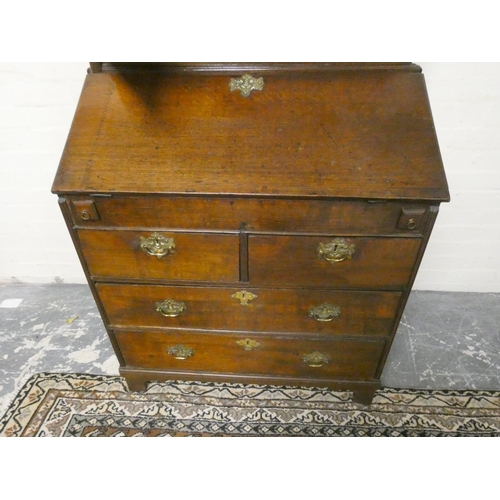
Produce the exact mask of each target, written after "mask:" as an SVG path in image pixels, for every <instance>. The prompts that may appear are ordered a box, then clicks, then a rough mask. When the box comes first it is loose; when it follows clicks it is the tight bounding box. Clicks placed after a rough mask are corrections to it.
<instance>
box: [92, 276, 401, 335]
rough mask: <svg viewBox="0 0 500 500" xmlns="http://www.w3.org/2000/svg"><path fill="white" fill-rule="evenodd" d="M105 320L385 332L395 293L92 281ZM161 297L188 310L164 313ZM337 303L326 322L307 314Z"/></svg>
mask: <svg viewBox="0 0 500 500" xmlns="http://www.w3.org/2000/svg"><path fill="white" fill-rule="evenodd" d="M243 289H244V290H245V291H247V292H251V293H253V294H254V295H256V297H255V298H254V299H253V300H251V301H249V302H248V305H242V304H241V302H240V301H239V300H237V299H236V298H233V297H232V295H233V294H235V293H236V292H238V291H240V290H243ZM97 290H98V292H99V296H100V298H101V301H102V303H103V304H104V307H105V309H106V312H107V315H108V318H109V321H110V324H111V326H112V327H113V328H117V327H122V328H123V327H128V326H134V327H144V328H150V327H158V328H177V329H179V328H181V329H205V330H219V331H224V330H226V331H227V330H229V331H246V332H308V333H314V334H322V335H332V334H335V335H344V336H351V335H366V336H386V335H388V334H389V332H390V330H391V328H392V324H393V319H394V315H395V314H396V310H397V308H398V305H399V300H400V297H401V294H400V293H394V292H347V291H334V290H315V289H310V290H279V289H264V288H260V289H255V288H248V287H245V288H210V287H185V286H183V287H178V286H144V285H135V286H131V285H113V284H102V283H99V284H98V285H97ZM166 299H172V300H176V301H178V302H184V303H185V305H186V308H187V310H186V311H185V312H184V313H183V314H181V315H180V316H178V317H165V316H162V315H161V313H159V312H157V311H156V306H155V304H156V303H157V302H161V301H163V300H166ZM325 302H327V303H331V304H332V305H334V306H336V307H339V308H340V310H341V312H340V315H339V316H338V317H336V318H334V319H332V320H331V321H317V320H315V319H314V318H312V317H310V316H309V310H310V309H311V308H312V307H316V306H319V305H321V304H323V303H325Z"/></svg>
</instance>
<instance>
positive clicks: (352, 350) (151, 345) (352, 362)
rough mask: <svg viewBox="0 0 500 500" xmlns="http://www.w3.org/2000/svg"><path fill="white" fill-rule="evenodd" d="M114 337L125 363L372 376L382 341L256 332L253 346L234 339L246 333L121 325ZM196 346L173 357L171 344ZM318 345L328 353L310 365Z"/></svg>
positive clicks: (291, 374) (159, 367)
mask: <svg viewBox="0 0 500 500" xmlns="http://www.w3.org/2000/svg"><path fill="white" fill-rule="evenodd" d="M116 338H117V340H118V343H119V345H120V349H121V352H122V354H123V357H124V358H125V361H126V364H127V366H131V367H141V368H143V369H151V370H179V371H182V370H186V371H195V370H196V371H204V372H212V373H221V372H222V373H245V374H254V375H257V374H260V375H266V374H270V373H272V374H273V376H289V377H325V378H332V377H341V378H359V377H363V378H372V377H373V375H374V373H375V369H376V367H377V364H378V360H379V357H380V354H381V352H382V349H383V346H384V342H383V341H362V340H359V341H355V340H332V341H316V342H314V343H311V342H310V341H308V340H307V339H290V338H287V339H284V338H277V337H263V336H258V337H257V336H256V337H254V339H255V340H256V341H257V342H259V344H260V345H259V346H258V347H257V348H256V349H253V350H251V351H247V350H245V349H244V348H243V347H240V346H239V345H237V344H236V342H237V341H238V340H244V339H245V338H247V337H245V336H241V335H240V336H237V335H217V336H214V335H210V334H203V333H199V332H196V333H179V332H133V331H126V332H125V331H117V332H116ZM178 344H182V345H184V346H185V347H188V348H190V349H193V351H194V354H193V356H191V357H189V358H188V359H184V360H179V359H175V358H174V357H173V356H172V355H170V354H168V350H169V348H170V347H173V346H175V345H178ZM314 351H319V352H321V353H322V354H325V355H327V356H328V357H329V358H330V361H329V363H327V364H325V365H323V366H321V367H316V368H313V367H310V366H308V365H307V364H306V363H304V361H303V359H302V358H303V356H304V354H310V353H312V352H314Z"/></svg>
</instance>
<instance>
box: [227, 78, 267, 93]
mask: <svg viewBox="0 0 500 500" xmlns="http://www.w3.org/2000/svg"><path fill="white" fill-rule="evenodd" d="M263 88H264V78H262V77H260V78H255V77H253V76H252V75H248V74H247V75H243V76H242V77H241V78H231V80H229V90H230V91H231V92H233V91H234V90H239V91H240V92H241V95H242V96H243V97H248V96H249V95H250V93H251V92H252V90H262V89H263Z"/></svg>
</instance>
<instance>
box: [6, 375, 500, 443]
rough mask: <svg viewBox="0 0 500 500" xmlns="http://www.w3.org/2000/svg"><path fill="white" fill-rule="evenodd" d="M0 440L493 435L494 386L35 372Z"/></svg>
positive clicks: (498, 419)
mask: <svg viewBox="0 0 500 500" xmlns="http://www.w3.org/2000/svg"><path fill="white" fill-rule="evenodd" d="M0 436H79V437H80V436H81V437H83V436H113V437H115V436H116V437H119V436H134V437H142V436H152V437H161V436H287V437H288V436H323V437H325V436H500V392H488V391H423V390H404V389H387V388H386V389H382V390H380V391H378V392H377V394H376V396H375V399H374V400H373V403H372V404H371V405H370V407H364V406H362V405H360V404H357V403H353V402H352V400H351V394H350V393H349V392H334V391H330V390H326V389H309V388H292V387H274V386H258V385H242V384H225V383H200V382H169V383H152V384H150V385H149V387H148V390H147V391H146V392H144V393H130V392H127V390H126V386H125V383H124V381H123V379H122V378H120V377H110V376H97V375H77V374H39V375H35V376H33V377H32V378H31V379H30V380H28V382H27V383H26V384H25V386H24V387H23V388H22V389H21V391H20V392H19V394H18V395H17V396H16V398H15V399H14V401H13V402H12V404H11V406H10V407H9V409H8V410H7V412H6V414H5V415H4V416H3V417H2V419H0Z"/></svg>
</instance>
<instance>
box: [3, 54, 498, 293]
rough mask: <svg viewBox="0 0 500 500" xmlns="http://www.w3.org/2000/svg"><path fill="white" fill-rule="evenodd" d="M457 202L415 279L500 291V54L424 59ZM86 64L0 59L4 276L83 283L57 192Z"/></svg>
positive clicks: (419, 284)
mask: <svg viewBox="0 0 500 500" xmlns="http://www.w3.org/2000/svg"><path fill="white" fill-rule="evenodd" d="M418 64H420V65H421V66H422V68H423V71H424V74H425V76H426V81H427V86H428V91H429V97H430V101H431V105H432V109H433V114H434V119H435V123H436V128H437V133H438V138H439V141H440V146H441V152H442V156H443V160H444V164H445V167H446V172H447V176H448V182H449V185H450V189H451V196H452V202H451V203H450V204H443V205H441V211H440V214H439V216H438V220H437V223H436V226H435V229H434V233H433V236H432V238H431V241H430V243H429V246H428V251H427V253H426V255H425V257H424V261H423V262H422V265H421V268H420V271H419V275H418V277H417V281H416V283H415V288H416V289H420V290H449V291H475V292H500V258H499V256H500V63H418ZM87 67H88V64H87V63H34V64H29V63H22V64H21V63H20V64H17V63H3V64H0V283H2V282H3V283H11V282H26V283H49V282H54V281H64V282H66V283H84V282H85V278H84V275H83V272H82V271H81V268H80V264H79V261H78V259H77V257H76V253H75V251H74V249H73V246H72V243H71V240H70V237H69V235H68V233H67V230H66V227H65V225H64V222H63V219H62V216H61V213H60V211H59V207H58V206H57V201H56V197H55V196H54V195H52V194H51V193H50V188H51V185H52V181H53V178H54V174H55V171H56V168H57V165H58V163H59V158H60V155H61V152H62V149H63V147H64V143H65V140H66V136H67V133H68V130H69V127H70V125H71V120H72V117H73V113H74V111H75V107H76V103H77V100H78V97H79V94H80V90H81V87H82V83H83V79H84V77H85V73H86V69H87Z"/></svg>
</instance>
